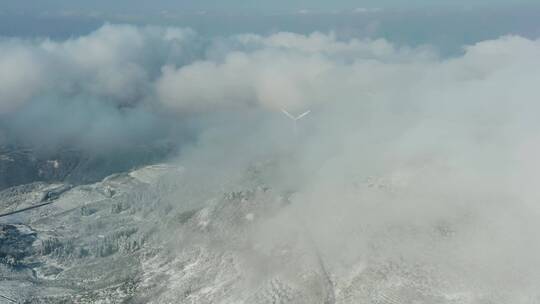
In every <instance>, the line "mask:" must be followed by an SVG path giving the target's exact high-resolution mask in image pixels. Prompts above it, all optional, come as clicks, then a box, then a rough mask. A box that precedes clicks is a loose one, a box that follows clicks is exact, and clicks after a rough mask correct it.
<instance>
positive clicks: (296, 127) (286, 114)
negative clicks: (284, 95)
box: [281, 109, 311, 134]
mask: <svg viewBox="0 0 540 304" xmlns="http://www.w3.org/2000/svg"><path fill="white" fill-rule="evenodd" d="M281 112H283V114H285V116H287V117H289V118H290V119H291V120H292V121H293V125H294V134H297V133H298V126H297V125H298V121H299V120H300V119H302V118H304V117H305V116H306V115H308V114H309V113H310V112H311V110H307V111H305V112H304V113H302V114H300V115H298V116H296V117H295V116H293V115H292V114H291V113H289V112H287V110H284V109H281Z"/></svg>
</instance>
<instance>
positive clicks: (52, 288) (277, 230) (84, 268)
mask: <svg viewBox="0 0 540 304" xmlns="http://www.w3.org/2000/svg"><path fill="white" fill-rule="evenodd" d="M258 174H260V170H259V169H257V168H256V167H255V169H253V168H252V170H249V172H247V173H246V174H245V176H244V180H241V181H240V183H237V182H238V181H236V182H235V183H234V186H233V185H231V186H230V187H231V188H230V191H221V192H220V191H197V189H196V188H195V187H191V186H190V185H189V177H190V172H188V171H187V170H185V169H184V168H182V167H180V166H173V165H153V166H147V167H143V168H140V169H137V170H134V171H131V172H128V173H121V174H114V175H111V176H108V177H107V178H105V179H104V180H102V181H100V182H97V183H89V184H84V185H78V186H71V185H68V184H66V183H45V182H36V183H30V184H25V185H20V186H15V187H10V188H7V189H5V190H3V191H2V192H0V212H1V213H5V212H9V211H13V210H18V209H21V208H25V207H29V206H32V205H34V204H37V203H40V202H43V201H51V202H52V203H51V204H50V205H47V206H43V207H41V208H36V209H32V210H29V211H27V212H23V213H19V214H14V215H10V216H7V217H3V218H0V295H1V296H2V299H0V303H3V302H2V301H4V302H6V303H254V304H258V303H261V304H262V303H306V304H307V303H310V304H311V303H325V304H331V303H387V304H397V303H430V304H434V303H507V302H506V300H508V299H510V298H508V294H506V293H505V292H507V291H501V293H499V294H481V293H475V292H474V287H472V286H467V284H466V283H463V284H459V283H458V282H459V281H460V280H459V279H457V280H456V279H455V278H452V277H451V276H449V275H448V274H447V273H443V272H441V269H440V268H437V267H435V266H434V265H430V264H429V263H423V262H419V261H418V260H414V259H409V258H407V257H406V255H403V256H400V255H397V254H391V253H392V252H394V251H393V250H394V249H393V246H394V245H393V244H396V243H399V242H400V241H399V240H402V241H403V240H406V239H407V238H413V237H420V236H422V235H428V236H429V237H432V238H436V239H437V240H436V242H435V244H439V245H437V246H443V245H444V244H445V243H451V242H452V235H453V231H452V225H446V226H444V225H443V226H440V227H433V230H429V231H421V230H419V229H417V228H415V227H414V226H410V227H386V229H385V231H379V232H378V234H376V236H377V238H374V239H372V240H371V241H370V243H369V246H368V247H367V248H366V249H365V250H366V252H365V253H363V254H362V255H361V256H362V258H354V259H349V260H348V261H347V263H346V264H343V263H342V264H340V262H339V261H338V260H336V259H334V258H332V256H330V255H329V253H328V252H327V251H325V250H321V249H320V247H319V244H318V241H317V238H313V236H312V234H311V233H310V231H309V229H308V228H307V227H306V226H305V225H304V224H303V223H302V221H303V220H302V216H300V215H299V213H298V210H295V206H294V200H293V196H292V195H293V194H292V193H290V192H286V191H285V192H284V191H278V190H275V189H273V188H272V187H270V186H269V185H266V184H264V182H262V180H263V179H261V178H257V176H256V175H258ZM239 185H241V186H239ZM357 187H360V188H362V191H365V192H381V191H390V190H389V187H388V186H387V185H384V184H383V183H382V182H380V183H377V182H376V181H374V180H371V179H370V180H368V181H366V183H363V184H358V185H357ZM203 190H204V189H203ZM441 244H442V245H441ZM394 253H395V252H394ZM425 255H427V256H429V252H426V253H425ZM424 261H426V260H424ZM523 303H533V302H525V301H524V302H523Z"/></svg>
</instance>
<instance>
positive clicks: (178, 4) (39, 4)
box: [0, 0, 537, 12]
mask: <svg viewBox="0 0 540 304" xmlns="http://www.w3.org/2000/svg"><path fill="white" fill-rule="evenodd" d="M534 3H537V1H535V0H407V1H404V0H361V1H355V0H335V1H328V0H275V1H248V0H230V1H217V0H198V1H194V0H180V1H174V0H156V1H143V0H116V1H105V0H95V1H80V0H79V1H72V0H42V1H34V0H23V1H21V0H4V1H2V4H0V8H2V9H8V10H11V9H35V10H48V9H49V10H62V9H69V10H72V9H82V10H92V9H95V10H141V9H145V10H147V9H157V10H163V9H178V10H217V11H227V12H236V11H253V10H263V11H288V10H299V9H315V10H335V9H353V8H358V7H389V8H407V7H415V6H416V7H417V6H440V5H443V6H465V7H469V6H474V5H487V6H493V5H501V4H502V5H516V4H534Z"/></svg>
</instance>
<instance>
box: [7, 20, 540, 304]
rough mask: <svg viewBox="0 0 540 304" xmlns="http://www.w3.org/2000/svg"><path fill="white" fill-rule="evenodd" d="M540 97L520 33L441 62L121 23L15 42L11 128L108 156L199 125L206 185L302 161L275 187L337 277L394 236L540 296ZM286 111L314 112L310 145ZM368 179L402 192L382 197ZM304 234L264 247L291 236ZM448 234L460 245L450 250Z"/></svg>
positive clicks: (196, 162)
mask: <svg viewBox="0 0 540 304" xmlns="http://www.w3.org/2000/svg"><path fill="white" fill-rule="evenodd" d="M538 83H540V41H538V40H530V39H526V38H522V37H518V36H506V37H501V38H499V39H496V40H492V41H483V42H478V43H477V44H475V45H470V46H466V47H465V52H464V54H463V55H462V56H459V57H452V58H441V57H440V56H439V55H438V54H437V50H435V49H432V48H430V47H420V48H406V47H399V48H398V47H396V46H394V45H393V44H392V43H391V42H389V41H385V40H355V39H351V40H339V39H337V38H336V37H335V35H333V34H332V33H313V34H310V35H299V34H294V33H276V34H273V35H269V36H260V35H255V34H242V35H235V36H230V37H222V38H215V39H211V40H209V39H205V37H200V36H198V35H197V34H196V33H195V32H193V31H191V30H188V29H178V28H161V27H135V26H130V25H105V26H104V27H102V28H100V29H99V30H97V31H95V32H94V33H92V34H90V35H88V36H83V37H79V38H73V39H70V40H66V41H60V42H58V41H49V40H40V39H36V40H20V39H4V40H2V41H1V42H0V112H2V114H0V118H2V120H3V121H2V122H0V127H2V128H3V129H0V130H3V132H4V136H5V137H4V138H7V139H4V140H11V139H12V138H17V140H18V141H22V142H25V143H27V144H40V145H42V144H46V143H56V144H61V143H65V142H66V140H68V141H69V140H72V139H74V138H76V139H78V141H76V142H77V144H78V145H80V146H81V147H83V148H85V149H95V148H96V147H98V148H102V147H111V146H113V147H114V146H115V145H126V144H131V143H133V142H145V141H147V140H152V139H153V138H155V137H170V138H174V137H175V136H176V133H175V131H171V130H174V128H173V127H171V125H174V124H176V123H178V122H186V121H189V126H190V128H192V129H190V130H192V132H193V134H191V135H190V136H191V137H192V139H191V140H190V141H188V142H185V143H184V145H183V149H182V151H181V153H180V155H179V157H178V160H177V161H178V162H179V163H180V164H181V165H182V166H184V167H185V168H186V169H187V170H193V171H197V172H201V173H200V174H199V175H200V181H191V182H192V183H201V184H204V183H206V182H208V179H223V180H225V179H227V178H232V177H231V176H235V174H238V173H239V172H242V171H243V170H245V169H246V168H247V167H248V166H249V165H250V164H251V163H252V162H255V161H261V160H264V159H267V158H270V159H271V158H274V157H276V155H283V154H286V155H288V156H286V157H283V159H282V160H281V161H280V165H279V167H278V168H277V169H273V171H272V174H273V175H272V176H271V177H270V179H271V180H272V181H273V186H274V187H277V188H282V189H292V190H293V191H294V192H295V194H294V195H293V197H292V202H293V205H292V207H291V208H290V209H292V210H293V211H294V212H292V211H291V214H300V217H302V218H303V220H304V221H305V222H306V226H307V227H308V228H309V230H310V231H311V233H312V234H313V236H314V239H315V241H316V242H317V244H318V245H319V247H320V249H321V252H322V253H323V254H324V256H325V258H326V259H327V262H328V264H329V265H330V266H329V267H330V268H331V271H332V273H336V274H339V271H340V269H344V268H346V267H348V265H349V264H348V263H349V261H352V260H358V259H362V258H363V256H362V255H363V252H365V250H364V248H366V246H369V241H370V240H371V239H372V238H373V237H376V236H377V235H378V234H385V233H389V232H388V230H385V229H398V230H399V229H403V230H402V231H399V233H393V234H392V235H393V237H391V238H390V239H389V241H388V243H387V244H383V245H382V246H383V247H384V249H383V250H382V252H384V253H385V254H386V255H388V257H395V258H396V259H405V260H408V261H413V262H418V263H423V264H428V265H431V266H432V267H433V268H434V269H435V270H436V271H440V272H442V273H444V274H445V275H446V276H447V277H448V278H449V280H452V281H454V282H459V284H463V285H468V286H470V287H471V288H472V289H474V290H476V291H478V292H480V293H482V292H492V291H498V292H502V293H504V292H505V291H515V290H519V291H521V293H522V294H523V295H525V296H527V295H535V294H537V293H538V290H537V286H538V283H539V282H540V271H539V270H538V269H540V245H539V244H540V243H539V242H538V241H539V238H538V230H539V229H540V225H539V224H538V215H539V213H540V206H539V205H538V198H540V192H539V191H538V187H537V186H536V185H535V183H536V180H537V179H538V177H539V175H540V173H539V172H540V158H539V157H538V154H539V152H540V144H539V143H540V135H539V132H538V130H539V126H540V120H539V119H538V113H539V111H540V107H539V105H538V96H539V95H538ZM282 108H285V109H287V110H289V111H290V112H293V113H300V112H303V111H305V110H307V109H311V111H312V112H311V114H310V115H311V116H307V117H306V118H305V120H303V121H301V122H300V132H299V134H298V136H297V137H294V136H293V135H292V132H291V131H292V125H290V121H289V120H287V118H285V117H284V116H283V115H282V114H281V113H280V109H282ZM163 132H165V133H166V135H163ZM126 138H127V139H129V140H127V142H128V143H126V141H123V139H126ZM0 140H2V139H1V137H0ZM280 157H281V156H280ZM365 181H368V183H369V184H371V185H374V187H380V188H381V189H383V188H384V189H388V191H380V192H377V193H369V194H367V195H366V194H365V193H364V192H363V191H362V185H363V184H364V182H365ZM210 184H212V183H210ZM212 185H214V184H212ZM287 223H288V219H283V221H282V222H280V220H279V219H278V220H276V223H275V225H270V226H271V227H268V229H267V230H264V229H263V230H264V231H263V232H261V234H262V235H265V236H267V234H275V235H286V234H287V232H286V231H287V227H288V226H287ZM383 227H384V229H383ZM403 227H408V228H407V229H405V228H403ZM431 227H443V228H444V229H446V230H447V231H448V233H451V234H452V235H453V238H452V239H450V240H447V241H444V242H443V241H440V240H437V239H434V238H433V236H432V235H431V234H430V233H429V231H431V230H430V229H432V228H431ZM443 228H441V229H443ZM446 230H445V231H446ZM270 231H271V232H270ZM456 284H457V283H456ZM501 289H503V290H501ZM510 300H514V301H511V302H512V303H519V302H518V300H520V299H518V298H511V299H510ZM521 300H522V299H521ZM524 303H526V302H525V301H524Z"/></svg>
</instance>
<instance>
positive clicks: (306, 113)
mask: <svg viewBox="0 0 540 304" xmlns="http://www.w3.org/2000/svg"><path fill="white" fill-rule="evenodd" d="M309 113H311V110H307V111H305V112H304V113H302V114H300V115H299V116H298V117H296V120H298V119H300V118H302V117H304V116H306V115H308V114H309Z"/></svg>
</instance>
